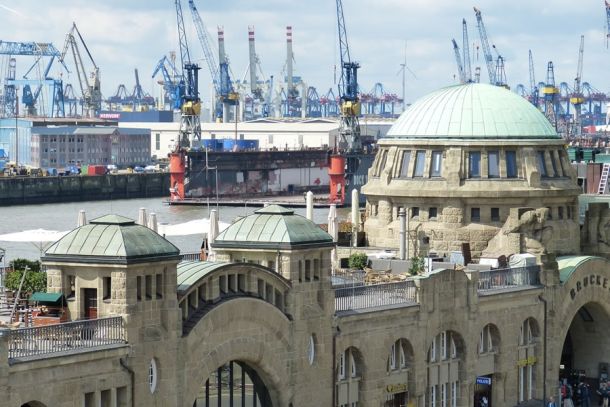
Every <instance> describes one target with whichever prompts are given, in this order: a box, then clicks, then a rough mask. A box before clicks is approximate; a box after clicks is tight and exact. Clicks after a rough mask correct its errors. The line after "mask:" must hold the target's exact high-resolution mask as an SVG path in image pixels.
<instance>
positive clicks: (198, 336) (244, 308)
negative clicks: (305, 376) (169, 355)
mask: <svg viewBox="0 0 610 407" xmlns="http://www.w3.org/2000/svg"><path fill="white" fill-rule="evenodd" d="M289 322H290V321H289V320H288V318H287V317H286V315H285V314H284V313H282V312H281V311H280V310H278V309H277V308H276V307H275V306H273V305H272V304H269V303H267V302H265V301H261V300H258V299H254V298H238V299H234V300H232V301H229V302H226V303H223V304H220V305H218V306H217V307H215V308H214V309H212V310H211V311H210V312H209V313H207V314H206V316H205V317H204V318H202V319H201V320H200V321H199V322H198V323H197V325H196V326H195V327H193V329H192V330H191V331H190V333H189V335H188V336H186V337H184V338H183V339H184V341H185V346H183V347H182V349H183V354H182V357H183V359H184V364H185V369H184V371H183V374H184V383H185V388H184V403H183V404H184V405H189V406H190V405H192V403H193V401H194V400H195V399H196V398H197V394H198V392H199V391H200V389H201V386H202V385H203V384H204V383H205V382H206V380H207V379H208V378H210V377H211V376H212V375H213V374H214V373H215V372H216V371H217V369H218V368H219V367H221V366H225V365H227V364H229V363H230V362H231V361H238V362H240V363H241V364H242V365H244V366H247V368H248V369H251V370H252V372H256V377H257V380H259V379H260V381H261V382H262V383H263V384H264V387H265V388H266V389H267V390H268V392H269V399H270V404H271V405H273V406H274V407H276V406H284V405H288V404H289V402H290V399H291V397H292V390H291V388H290V385H289V383H290V376H291V373H292V372H290V370H289V367H288V366H287V365H286V363H285V360H287V359H288V358H289V356H288V354H289V352H290V351H291V345H290V342H289V339H288V337H287V335H288V332H289V329H290V326H289ZM220 328H221V329H220Z"/></svg>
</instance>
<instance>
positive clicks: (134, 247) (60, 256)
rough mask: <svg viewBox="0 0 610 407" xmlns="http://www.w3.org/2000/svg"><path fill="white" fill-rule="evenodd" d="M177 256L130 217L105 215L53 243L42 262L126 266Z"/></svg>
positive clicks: (160, 239) (173, 249)
mask: <svg viewBox="0 0 610 407" xmlns="http://www.w3.org/2000/svg"><path fill="white" fill-rule="evenodd" d="M179 255H180V250H179V249H178V248H177V247H176V246H174V245H173V244H172V243H170V242H169V241H168V240H166V239H164V238H163V237H162V236H160V235H159V234H158V233H157V232H155V231H153V230H151V229H149V228H147V227H145V226H141V225H138V224H136V223H135V221H133V220H131V219H129V218H126V217H123V216H120V215H106V216H102V217H100V218H97V219H93V220H92V221H91V222H89V224H87V225H84V226H81V227H79V228H76V229H74V230H73V231H71V232H70V233H68V234H67V235H65V236H64V237H62V238H61V239H60V240H58V241H57V242H55V243H53V245H52V246H51V247H49V248H48V249H47V251H46V252H45V255H44V257H43V260H45V261H74V262H86V263H116V264H127V263H137V262H146V261H149V260H152V259H155V260H159V259H160V258H166V259H178V258H179Z"/></svg>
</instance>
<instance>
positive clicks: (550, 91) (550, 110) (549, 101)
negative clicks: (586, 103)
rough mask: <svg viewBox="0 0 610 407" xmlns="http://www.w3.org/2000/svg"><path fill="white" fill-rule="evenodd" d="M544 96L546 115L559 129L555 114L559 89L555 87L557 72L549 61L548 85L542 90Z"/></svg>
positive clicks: (547, 71)
mask: <svg viewBox="0 0 610 407" xmlns="http://www.w3.org/2000/svg"><path fill="white" fill-rule="evenodd" d="M542 93H543V94H544V114H545V116H546V117H547V119H548V120H549V122H551V124H552V125H553V127H555V129H557V125H558V123H557V114H556V112H555V105H556V102H557V97H558V93H559V89H558V88H557V87H556V86H555V70H554V68H553V61H549V63H548V64H547V69H546V83H545V84H544V88H543V90H542Z"/></svg>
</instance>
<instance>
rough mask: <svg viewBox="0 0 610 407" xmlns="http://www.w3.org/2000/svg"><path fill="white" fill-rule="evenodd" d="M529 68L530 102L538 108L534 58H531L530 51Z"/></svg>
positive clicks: (530, 53)
mask: <svg viewBox="0 0 610 407" xmlns="http://www.w3.org/2000/svg"><path fill="white" fill-rule="evenodd" d="M529 66H530V102H531V104H533V105H534V106H536V107H538V99H539V92H540V90H539V89H540V88H539V87H538V86H536V75H535V73H534V57H533V56H532V50H531V49H530V50H529Z"/></svg>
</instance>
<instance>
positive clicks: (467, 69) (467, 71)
mask: <svg viewBox="0 0 610 407" xmlns="http://www.w3.org/2000/svg"><path fill="white" fill-rule="evenodd" d="M462 48H463V53H464V79H465V81H466V82H472V67H471V64H470V41H469V40H468V26H467V25H466V19H465V18H462Z"/></svg>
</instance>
